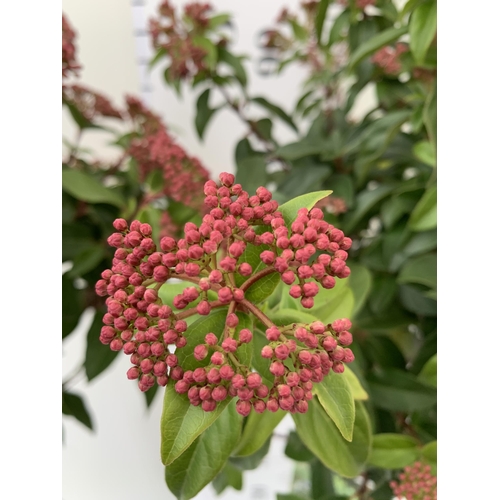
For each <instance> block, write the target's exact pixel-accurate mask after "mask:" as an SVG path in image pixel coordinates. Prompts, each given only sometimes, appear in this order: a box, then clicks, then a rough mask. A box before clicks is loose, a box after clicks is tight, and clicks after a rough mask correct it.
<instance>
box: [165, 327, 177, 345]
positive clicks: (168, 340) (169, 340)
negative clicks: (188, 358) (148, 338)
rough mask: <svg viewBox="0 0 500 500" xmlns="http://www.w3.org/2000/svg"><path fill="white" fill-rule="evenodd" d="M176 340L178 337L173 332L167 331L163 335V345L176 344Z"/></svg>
mask: <svg viewBox="0 0 500 500" xmlns="http://www.w3.org/2000/svg"><path fill="white" fill-rule="evenodd" d="M178 338H179V336H178V335H177V332H176V331H175V330H167V331H166V332H165V333H164V334H163V342H165V344H174V343H175V342H177V339H178Z"/></svg>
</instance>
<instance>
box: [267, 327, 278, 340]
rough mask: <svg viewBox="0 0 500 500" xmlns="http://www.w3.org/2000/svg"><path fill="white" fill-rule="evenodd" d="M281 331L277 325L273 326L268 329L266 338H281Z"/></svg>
mask: <svg viewBox="0 0 500 500" xmlns="http://www.w3.org/2000/svg"><path fill="white" fill-rule="evenodd" d="M280 335H281V332H280V330H279V328H278V327H277V326H272V327H271V328H268V329H267V330H266V338H267V340H269V341H270V342H273V341H276V340H278V339H279V337H280Z"/></svg>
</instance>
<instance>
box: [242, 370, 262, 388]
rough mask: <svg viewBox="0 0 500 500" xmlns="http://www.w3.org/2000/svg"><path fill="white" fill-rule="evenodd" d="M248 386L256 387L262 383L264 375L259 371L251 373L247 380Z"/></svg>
mask: <svg viewBox="0 0 500 500" xmlns="http://www.w3.org/2000/svg"><path fill="white" fill-rule="evenodd" d="M246 383H247V387H249V388H250V389H256V388H257V387H259V386H260V385H261V384H262V377H261V376H260V375H259V374H258V373H250V374H249V375H248V377H247V380H246Z"/></svg>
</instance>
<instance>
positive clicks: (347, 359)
mask: <svg viewBox="0 0 500 500" xmlns="http://www.w3.org/2000/svg"><path fill="white" fill-rule="evenodd" d="M343 361H344V363H352V362H353V361H354V354H353V352H352V351H351V349H349V348H346V349H344V359H343Z"/></svg>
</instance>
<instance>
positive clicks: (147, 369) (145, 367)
mask: <svg viewBox="0 0 500 500" xmlns="http://www.w3.org/2000/svg"><path fill="white" fill-rule="evenodd" d="M153 367H154V363H153V362H152V361H151V360H150V359H149V358H147V359H143V360H142V361H141V370H142V373H151V372H152V371H153Z"/></svg>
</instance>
